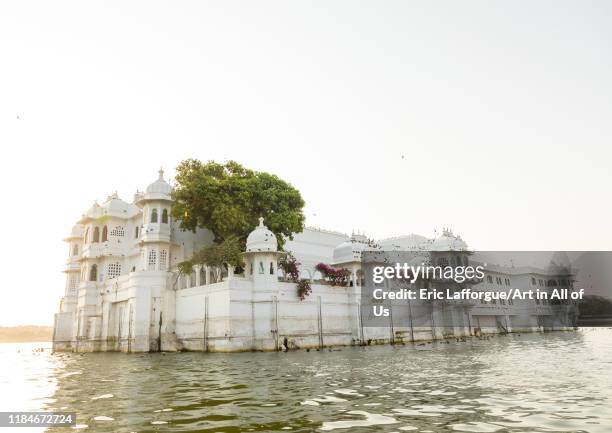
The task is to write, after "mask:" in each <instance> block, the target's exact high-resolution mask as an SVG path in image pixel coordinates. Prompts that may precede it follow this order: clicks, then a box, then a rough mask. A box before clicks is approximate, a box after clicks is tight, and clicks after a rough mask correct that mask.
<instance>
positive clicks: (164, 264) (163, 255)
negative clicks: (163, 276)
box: [159, 250, 168, 271]
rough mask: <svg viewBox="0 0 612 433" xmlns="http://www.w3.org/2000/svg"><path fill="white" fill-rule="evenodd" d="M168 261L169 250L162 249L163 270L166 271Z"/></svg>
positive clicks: (160, 262) (161, 264) (160, 266)
mask: <svg viewBox="0 0 612 433" xmlns="http://www.w3.org/2000/svg"><path fill="white" fill-rule="evenodd" d="M167 262H168V251H166V250H161V251H160V252H159V269H161V270H162V271H165V270H166V263H167Z"/></svg>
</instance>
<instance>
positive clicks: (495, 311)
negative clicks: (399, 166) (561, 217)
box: [53, 170, 572, 352]
mask: <svg viewBox="0 0 612 433" xmlns="http://www.w3.org/2000/svg"><path fill="white" fill-rule="evenodd" d="M171 191H172V186H171V185H170V184H169V183H168V182H166V181H165V180H164V177H163V171H161V170H160V172H159V178H158V179H157V180H156V181H155V182H153V183H151V184H150V185H149V186H148V187H147V188H146V190H145V191H144V192H137V193H136V195H135V196H134V200H133V202H132V203H127V202H125V201H123V200H121V199H120V198H119V197H118V196H117V194H113V195H111V196H109V197H108V199H107V200H106V201H105V202H104V203H102V204H101V205H99V204H97V203H95V204H94V205H93V206H92V207H91V208H90V209H89V210H88V211H87V212H86V213H85V214H84V215H83V216H82V217H81V218H80V219H79V220H78V221H77V223H76V225H75V226H74V227H73V229H72V232H71V233H70V235H69V236H68V237H67V238H66V239H65V241H66V242H67V243H68V245H69V248H68V250H69V257H68V259H67V263H66V268H65V270H64V272H65V273H66V287H65V293H64V296H63V297H62V299H61V302H60V306H59V312H58V313H57V314H56V315H55V327H54V335H53V348H54V350H56V351H62V350H64V351H77V352H92V351H123V352H150V351H177V350H193V351H221V352H231V351H250V350H281V349H298V348H319V347H329V346H340V345H354V344H371V343H374V344H379V343H390V342H395V343H397V342H409V341H415V340H435V339H440V338H445V337H450V336H455V337H459V336H461V337H463V336H469V335H478V334H479V333H499V332H512V331H521V332H525V331H536V330H544V329H559V328H561V329H566V328H567V327H566V326H565V325H564V324H559V323H555V318H554V315H553V313H552V307H551V306H550V305H546V303H544V302H543V303H538V304H535V303H530V304H529V305H520V304H521V303H520V302H514V303H513V304H509V303H504V304H502V303H500V302H498V303H492V302H491V303H482V302H472V303H465V302H463V303H458V304H456V305H450V306H449V307H448V308H447V309H446V311H443V312H435V313H432V314H431V317H430V318H429V319H428V320H429V321H428V322H426V323H420V324H419V325H418V326H417V327H416V328H413V329H408V328H407V327H405V326H404V327H399V326H396V327H394V326H393V324H392V323H390V324H389V326H388V327H366V326H364V324H363V320H362V312H361V309H360V300H361V287H362V284H363V279H362V277H361V274H360V267H361V253H362V251H364V250H366V249H367V248H369V247H370V246H371V245H372V243H371V242H370V241H368V239H367V238H366V237H365V236H363V235H353V236H348V235H345V234H342V233H338V232H333V231H326V230H320V229H314V228H306V229H305V230H304V231H303V232H302V233H299V234H296V235H295V237H294V239H293V240H287V242H286V243H285V250H287V251H291V252H292V253H293V255H294V256H295V257H296V258H297V260H298V262H300V263H301V266H300V275H301V278H306V279H309V280H310V281H311V287H312V293H311V294H310V295H309V296H307V297H306V298H305V299H304V300H300V298H299V297H298V296H297V290H296V284H295V283H293V282H289V281H286V279H285V278H283V276H282V275H281V274H279V270H278V267H277V263H278V259H279V256H281V254H282V253H281V252H279V251H278V246H277V239H276V237H275V235H274V234H273V233H272V232H271V231H270V230H268V229H267V228H266V226H265V225H264V221H263V219H260V224H259V226H258V227H254V230H253V232H252V233H251V234H250V235H249V236H248V239H247V242H246V251H245V253H244V259H245V263H246V268H247V269H249V270H250V271H246V272H245V274H241V275H236V274H234V273H233V272H232V269H229V271H228V270H219V269H210V268H208V267H204V266H199V267H198V266H196V267H195V268H194V272H193V273H192V274H191V275H182V274H180V273H179V272H178V271H177V265H178V263H180V262H182V261H184V260H187V259H189V258H190V257H191V256H192V254H193V253H194V251H197V250H199V249H201V248H202V247H204V246H207V245H210V244H211V243H212V242H213V235H212V233H211V232H210V231H208V230H205V229H202V230H197V231H196V232H192V231H182V230H181V229H180V228H179V224H178V222H176V221H173V220H172V218H171V215H170V207H171V203H172V202H171V197H170V194H171ZM377 245H378V246H379V248H382V249H389V250H410V249H415V248H417V249H418V248H421V249H427V250H434V251H440V252H449V253H450V254H452V255H453V256H452V257H455V256H457V254H459V255H461V256H465V257H467V256H468V255H469V254H470V252H469V251H468V247H467V244H466V243H465V242H464V241H463V240H462V239H461V238H459V237H458V236H455V235H453V234H452V233H450V232H448V231H445V232H444V233H443V234H442V235H441V236H439V237H437V238H435V239H428V238H426V237H422V236H418V235H408V236H401V237H397V238H392V239H384V240H379V241H377ZM465 260H467V258H466V259H465ZM320 262H323V263H327V264H331V265H332V266H340V267H344V268H347V269H349V270H350V271H351V278H350V283H349V284H348V285H347V286H345V287H339V286H332V285H330V284H329V283H328V282H326V281H325V280H324V279H323V277H322V276H321V274H320V273H319V272H318V271H316V270H315V266H316V265H317V264H318V263H320ZM551 281H554V283H555V286H556V285H557V283H558V284H559V285H560V286H563V285H565V286H568V287H571V284H572V277H571V275H560V274H558V275H554V276H552V275H550V272H549V271H544V270H541V269H534V268H503V267H494V268H488V274H487V279H486V280H485V283H483V284H488V285H489V286H491V287H489V288H494V289H495V287H497V288H498V290H505V289H507V288H508V286H520V287H524V286H529V285H531V284H535V285H538V284H539V285H542V282H544V285H545V286H548V285H550V284H551V283H550V282H551ZM571 314H572V312H571V311H570V308H569V307H568V309H567V315H571ZM438 316H439V317H438Z"/></svg>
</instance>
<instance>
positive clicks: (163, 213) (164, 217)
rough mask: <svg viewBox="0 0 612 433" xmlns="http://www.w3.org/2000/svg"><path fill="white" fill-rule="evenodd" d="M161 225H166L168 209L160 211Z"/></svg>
mask: <svg viewBox="0 0 612 433" xmlns="http://www.w3.org/2000/svg"><path fill="white" fill-rule="evenodd" d="M162 224H168V209H164V210H163V211H162Z"/></svg>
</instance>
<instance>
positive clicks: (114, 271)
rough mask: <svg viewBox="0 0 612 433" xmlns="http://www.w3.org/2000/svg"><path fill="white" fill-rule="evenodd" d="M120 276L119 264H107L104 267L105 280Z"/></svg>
mask: <svg viewBox="0 0 612 433" xmlns="http://www.w3.org/2000/svg"><path fill="white" fill-rule="evenodd" d="M120 275H121V263H109V264H108V265H107V267H106V278H108V279H111V278H117V277H118V276H120Z"/></svg>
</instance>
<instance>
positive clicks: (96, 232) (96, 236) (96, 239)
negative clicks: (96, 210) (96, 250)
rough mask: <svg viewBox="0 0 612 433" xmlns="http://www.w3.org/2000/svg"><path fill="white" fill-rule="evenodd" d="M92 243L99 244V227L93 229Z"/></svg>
mask: <svg viewBox="0 0 612 433" xmlns="http://www.w3.org/2000/svg"><path fill="white" fill-rule="evenodd" d="M92 242H93V243H96V242H100V228H99V227H94V231H93V240H92Z"/></svg>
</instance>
